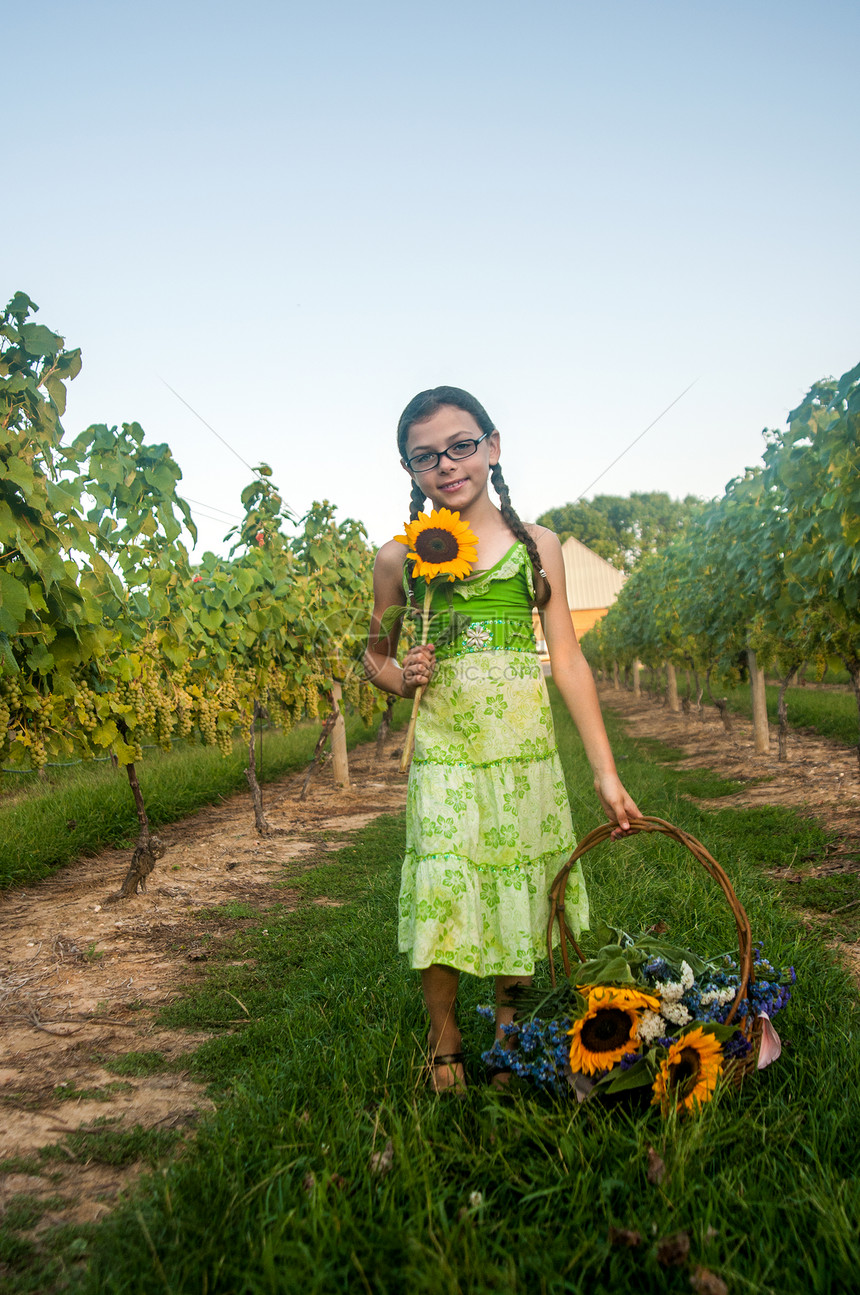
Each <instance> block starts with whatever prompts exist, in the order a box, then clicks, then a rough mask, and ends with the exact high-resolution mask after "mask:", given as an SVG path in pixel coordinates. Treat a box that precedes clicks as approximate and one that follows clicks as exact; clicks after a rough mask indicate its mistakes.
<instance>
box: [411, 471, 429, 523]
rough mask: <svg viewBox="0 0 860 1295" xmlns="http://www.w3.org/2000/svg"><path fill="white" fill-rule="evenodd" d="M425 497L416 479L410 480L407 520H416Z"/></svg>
mask: <svg viewBox="0 0 860 1295" xmlns="http://www.w3.org/2000/svg"><path fill="white" fill-rule="evenodd" d="M426 498H427V496H426V495H425V493H424V491H423V490H422V489H421V487H420V486H419V484H418V482H417V481H413V482H412V494H411V495H410V497H409V520H410V522H414V521H417V519H418V514H419V513H420V512H421V509H422V508H423V507H424V501H425V499H426Z"/></svg>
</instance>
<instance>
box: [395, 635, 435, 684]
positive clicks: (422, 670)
mask: <svg viewBox="0 0 860 1295" xmlns="http://www.w3.org/2000/svg"><path fill="white" fill-rule="evenodd" d="M435 669H436V648H435V647H434V646H433V644H432V643H425V644H423V645H422V644H416V645H415V647H411V648H410V649H409V651H408V652H407V653H406V656H405V657H404V658H403V696H404V697H414V696H415V694H416V692H417V691H418V689H419V688H424V687H426V686H427V684H428V683H429V682H430V680H431V679H432V678H433V671H434V670H435Z"/></svg>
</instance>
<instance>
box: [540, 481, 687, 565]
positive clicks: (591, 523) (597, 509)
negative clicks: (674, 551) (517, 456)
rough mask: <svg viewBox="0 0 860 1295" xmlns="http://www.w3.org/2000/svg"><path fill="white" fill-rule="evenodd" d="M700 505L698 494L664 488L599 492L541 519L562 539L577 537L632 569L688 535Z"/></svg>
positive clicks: (604, 556)
mask: <svg viewBox="0 0 860 1295" xmlns="http://www.w3.org/2000/svg"><path fill="white" fill-rule="evenodd" d="M700 507H701V500H699V499H697V498H696V497H695V496H694V495H687V496H686V497H685V498H684V499H672V498H670V496H669V495H667V494H665V493H664V492H663V491H652V492H646V493H633V494H631V495H629V496H626V497H625V496H621V495H596V496H595V497H594V499H592V500H590V501H589V500H579V501H578V502H577V503H573V504H564V505H562V506H561V507H558V508H550V509H548V510H547V511H546V512H545V513H541V515H540V517H538V519H537V520H538V524H539V525H541V526H548V527H549V529H550V530H553V531H555V532H556V534H557V535H558V537H559V539H560V540H561V542H562V543H564V541H565V540H566V539H569V538H570V537H571V536H573V537H574V539H577V540H579V541H580V542H581V543H582V544H585V545H587V547H588V548H590V549H591V550H592V552H594V553H597V554H599V556H600V557H602V558H606V560H607V562H611V563H612V565H613V566H614V567H617V568H618V570H619V571H626V572H628V573H629V572H630V571H632V570H633V568H634V567H635V566H636V564H637V563H638V562H639V561H640V560H641V558H642V557H644V556H645V554H647V553H656V552H659V551H660V550H661V549H663V548H665V547H666V545H667V544H669V543H670V542H671V541H672V540H673V539H675V538H676V537H677V536H678V535H680V534H682V533H683V531H684V530H685V528H686V527H687V526H688V525H689V523H690V521H691V520H692V519H693V518H694V517H695V516H696V515H697V513H698V511H699V509H700Z"/></svg>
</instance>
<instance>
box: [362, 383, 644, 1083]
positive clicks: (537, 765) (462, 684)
mask: <svg viewBox="0 0 860 1295" xmlns="http://www.w3.org/2000/svg"><path fill="white" fill-rule="evenodd" d="M397 446H398V449H399V451H400V461H401V464H402V466H403V468H404V469H405V471H406V472H407V473H408V474H409V476H410V478H411V480H412V497H411V513H410V516H411V519H412V520H413V521H414V520H415V519H417V518H418V515H419V513H420V512H421V511H422V508H423V507H424V503H425V499H429V501H430V505H431V506H432V507H433V508H436V509H439V508H447V509H451V510H454V511H457V512H459V513H460V517H461V519H462V520H463V521H466V522H468V524H469V526H470V528H471V530H472V531H473V532H474V533H475V534H476V535H477V537H478V549H477V552H478V557H477V566H476V567H475V569H474V570H473V572H472V574H471V576H469V577H468V578H467V579H465V580H458V581H456V583H454V584H451V585H448V586H447V589H446V590H445V591H442V590H439V591H437V593H436V594H434V601H433V610H434V612H435V611H437V610H438V611H439V612H440V613H441V615H440V616H439V618H438V620H437V621H436V622H435V626H436V628H434V634H436V635H437V637H438V633H437V629H438V626H439V625H444V623H445V622H446V619H447V618H448V617H449V616H450V614H451V613H452V612H457V613H461V614H464V615H465V617H468V621H469V623H468V626H467V627H466V628H465V629H464V630H463V632H462V633H459V634H458V635H457V636H456V637H455V638H454V639H453V641H452V642H449V643H447V644H446V646H445V647H442V646H440V647H439V648H438V650H437V648H435V647H434V645H433V644H432V643H428V644H427V645H426V646H424V647H421V646H416V647H412V648H410V649H409V651H408V652H407V653H406V655H405V657H404V659H403V664H402V666H400V665H398V663H397V660H396V656H395V654H396V651H397V640H398V633H399V627H396V628H394V629H391V630H389V631H388V632H386V630H385V629H384V627H383V616H384V613H385V611H386V609H387V608H389V607H392V606H395V605H399V606H405V605H406V602H407V599H409V600H410V601H411V600H413V599H414V600H415V601H416V602H417V604H418V606H419V607H421V606H423V596H424V589H423V581H421V580H419V581H417V582H416V581H414V580H412V579H411V578H410V577H409V576H408V575H407V574H406V572H405V569H404V556H405V551H404V547H403V544H402V542H400V541H398V540H390V541H389V542H388V543H387V544H383V546H382V548H381V549H380V550H379V553H378V554H377V558H376V565H375V568H374V610H373V620H372V623H371V633H370V640H369V647H368V652H367V669H368V675H369V677H370V678H371V679H372V680H373V682H374V683H375V684H376V685H377V686H378V687H380V688H383V689H385V690H386V691H387V692H392V693H396V694H398V695H399V696H401V697H413V696H414V695H415V692H416V691H417V689H418V688H420V687H421V686H422V685H429V686H428V687H427V691H426V693H425V695H424V697H423V699H422V702H421V709H420V711H419V718H418V728H417V732H416V737H415V754H414V758H413V761H412V768H411V772H410V777H409V789H408V793H407V810H406V814H407V837H406V857H405V861H404V864H403V875H402V884H401V891H400V925H399V944H400V949H401V951H402V952H406V953H409V954H410V957H411V962H412V966H413V967H415V968H416V969H420V971H421V984H422V988H423V991H424V999H425V1002H426V1004H427V1011H428V1014H429V1017H430V1035H429V1040H428V1043H429V1052H430V1065H429V1074H430V1078H431V1084H432V1087H433V1089H434V1090H435V1091H436V1092H439V1091H441V1090H442V1089H445V1088H460V1089H462V1087H463V1085H464V1083H465V1078H464V1070H463V1054H462V1052H461V1051H460V1046H461V1044H460V1031H459V1029H458V1026H457V1020H456V1015H455V1005H456V997H457V986H458V981H459V975H460V972H461V971H470V972H473V973H474V974H476V975H478V976H490V975H492V976H494V977H495V983H496V1037H497V1038H502V1037H503V1035H502V1030H501V1027H502V1025H503V1024H506V1023H508V1022H509V1021H510V1020H511V1019H512V1016H513V1009H512V1008H511V1007H510V1006H509V1005H508V1004H507V1003H506V1001H505V1000H506V995H507V991H508V990H509V989H510V988H511V987H512V986H513V985H515V984H529V983H530V977H531V973H532V972H533V970H534V963H535V959H536V958H538V957H540V956H542V953H543V951H544V948H545V940H546V924H547V918H548V914H549V898H548V896H549V888H550V885H551V884H552V881H553V878H554V877H555V875H556V873H557V872H558V871H559V869H560V868H561V867H562V865H563V864H564V863H566V862H567V859H568V858H569V857H570V854H571V852H572V850H573V848H574V845H575V838H574V834H573V827H572V824H571V817H570V808H569V805H568V801H567V795H566V791H565V783H564V778H563V775H562V772H561V766H560V763H559V759H558V754H557V752H556V747H555V737H554V733H553V727H552V716H551V713H550V709H549V701H548V697H547V691H546V685H545V683H544V678H543V672H542V670H541V666H540V662H539V660H538V657H537V653H536V650H535V642H534V635H533V632H532V607H533V605H537V607H538V609H539V611H540V616H541V621H542V624H543V631H544V637H545V638H546V642H547V646H548V648H549V651H550V655H551V658H552V675H553V679H554V680H555V682H556V684H557V686H558V689H559V691H560V693H561V695H562V697H563V698H564V701H565V704H566V705H567V708H568V710H569V711H570V714H571V716H572V718H573V720H574V722H575V724H576V726H577V729H578V730H579V733H580V736H581V738H582V741H583V745H584V747H585V751H586V754H587V755H588V759H589V761H590V763H591V767H592V769H593V771H594V787H595V790H596V792H597V795H598V797H599V799H600V802H601V804H602V805H603V808H604V810H605V811H606V814H607V816H608V818H609V819H610V820H611V821H612V822H614V823H616V824H617V825H618V826H617V829H616V831H615V832H613V836H620V835H622V834H623V833H624V832H625V831H626V830H627V828H628V826H629V822H628V820H629V818H630V817H631V816H636V817H638V816H639V810H638V809H637V808H636V805H635V804H634V803H633V801H632V800H631V799H630V797H629V795H628V794H627V792H626V791H625V789H624V787H623V786H622V785H621V782H620V781H619V778H618V775H617V773H616V771H615V764H614V761H613V759H612V752H611V750H610V748H609V742H608V740H607V737H606V730H605V728H604V726H603V719H602V716H601V714H600V707H599V704H598V701H597V693H596V690H595V687H594V681H593V679H592V676H591V671H590V669H589V667H588V664H587V662H586V661H585V658H584V657H583V655H582V652H581V651H580V648H579V645H578V643H577V641H576V636H575V634H574V632H573V626H572V624H571V617H570V611H569V608H568V605H567V596H566V588H565V578H564V564H563V560H562V555H561V546H560V545H559V542H558V539H557V538H556V536H555V535H554V534H553V533H552V532H551V531H547V530H545V529H544V528H543V527H540V526H533V525H525V524H524V523H523V522H521V521H520V519H519V517H518V516H517V514H516V513H515V512H514V510H513V508H512V506H511V501H510V495H509V493H508V487H507V485H506V484H505V481H504V478H503V476H502V470H501V467H500V466H499V453H500V443H499V433H498V432H497V431H496V429H495V427H494V426H493V422H492V420H491V419H490V417H489V415H488V414H487V412H486V410H485V409H484V408H483V407H482V406H481V405H480V404H479V403H478V401H477V400H476V399H475V398H474V396H470V395H469V393H468V392H466V391H461V390H460V389H459V388H458V387H436V388H435V389H434V390H432V391H422V392H421V393H420V394H419V395H417V396H416V397H415V399H414V400H412V401H410V403H409V404H408V405H407V406H406V409H405V410H404V411H403V414H402V416H401V419H400V423H399V425H398V428H397ZM489 481H492V484H493V487H494V488H495V490H496V492H497V494H498V496H499V501H500V502H499V506H497V505H496V504H495V503H494V502H493V501H492V500H491V498H490V495H489V490H488V484H489ZM428 511H429V509H428ZM407 569H408V570H411V564H407ZM462 623H463V622H461V624H462ZM566 916H567V920H568V923H569V925H570V926H571V927H572V928H573V931H574V934H576V935H578V934H579V932H580V930H581V929H583V928H587V926H588V900H587V897H586V894H585V885H584V882H583V879H582V873H581V870H580V869H579V865H577V869H576V872H575V873H574V872H572V873H571V877H570V882H569V884H568V890H567V904H566ZM497 1078H499V1079H502V1078H504V1077H503V1076H498V1077H497Z"/></svg>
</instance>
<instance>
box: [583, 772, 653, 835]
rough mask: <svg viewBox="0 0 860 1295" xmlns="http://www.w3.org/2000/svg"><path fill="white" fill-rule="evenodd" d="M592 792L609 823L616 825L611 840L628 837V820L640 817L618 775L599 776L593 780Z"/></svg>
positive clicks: (634, 803)
mask: <svg viewBox="0 0 860 1295" xmlns="http://www.w3.org/2000/svg"><path fill="white" fill-rule="evenodd" d="M594 790H595V791H596V792H597V797H598V799H599V801H600V803H601V805H602V806H603V808H604V810H605V811H606V817H607V818H608V819H609V821H610V823H617V824H618V826H617V827H616V828H615V829H614V830H613V832H612V836H611V840H613V841H617V840H618V838H619V837H621V836H628V835H629V833H630V819H631V818H641V817H642V815H641V813H640V812H639V808H638V806H637V805H636V802H635V801H634V800H633V799H632V797H631V796H630V795H629V794H628V792H627V791H626V790H625V788H624V786H623V785H622V782H621V779H620V778H619V777H618V774H617V773H611V774H599V775H598V776H597V777H596V778H595V779H594Z"/></svg>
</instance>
